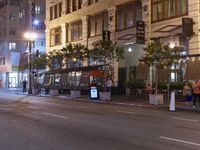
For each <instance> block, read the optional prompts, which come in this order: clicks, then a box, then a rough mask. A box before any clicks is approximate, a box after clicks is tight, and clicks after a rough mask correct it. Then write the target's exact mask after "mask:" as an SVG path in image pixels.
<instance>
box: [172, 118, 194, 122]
mask: <svg viewBox="0 0 200 150" xmlns="http://www.w3.org/2000/svg"><path fill="white" fill-rule="evenodd" d="M171 119H174V120H181V121H190V122H198V120H193V119H185V118H175V117H174V118H171Z"/></svg>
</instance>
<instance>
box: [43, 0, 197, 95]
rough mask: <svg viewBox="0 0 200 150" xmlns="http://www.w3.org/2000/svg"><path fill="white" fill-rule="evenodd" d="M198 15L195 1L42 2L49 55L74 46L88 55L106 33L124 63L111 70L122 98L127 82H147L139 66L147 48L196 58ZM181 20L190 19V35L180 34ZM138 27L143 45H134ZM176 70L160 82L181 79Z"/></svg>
mask: <svg viewBox="0 0 200 150" xmlns="http://www.w3.org/2000/svg"><path fill="white" fill-rule="evenodd" d="M199 13H200V4H199V1H198V0H190V1H189V0H46V46H47V51H51V50H54V49H61V48H62V47H64V46H65V45H66V44H67V43H77V42H80V43H82V44H84V45H86V46H87V47H88V48H89V49H92V43H93V42H94V41H96V40H100V39H102V30H109V31H110V32H111V40H112V41H114V42H117V43H118V45H120V46H122V47H123V48H124V50H125V54H124V55H125V59H123V60H121V61H120V62H119V63H114V64H112V65H113V76H114V85H115V86H118V87H120V88H121V89H120V90H119V91H122V93H123V91H125V88H126V82H127V81H128V80H130V79H131V78H139V79H144V80H148V78H150V76H148V75H147V74H149V73H146V71H145V68H144V67H142V65H141V64H140V63H139V59H140V58H141V57H142V56H143V55H144V51H143V47H144V46H145V44H147V43H149V42H151V41H155V40H160V41H162V42H163V43H166V44H170V45H171V46H184V48H185V50H186V52H187V53H188V54H189V55H194V54H199V52H200V50H199V48H200V47H199V46H200V41H199V40H200V36H199V18H200V17H199ZM182 18H192V19H193V22H194V25H193V29H194V30H193V31H194V34H193V35H190V36H185V35H184V34H183V30H182ZM137 21H144V22H145V44H137V38H136V35H137V34H136V33H137V31H136V23H137ZM90 65H91V64H90ZM186 66H187V65H186ZM179 68H180V65H179V66H178V65H175V66H172V72H170V73H169V75H168V76H165V77H164V78H163V80H172V81H176V80H178V79H179V78H181V77H180V76H181V75H180V73H179ZM184 71H185V72H184V75H185V73H186V74H187V71H186V69H185V70H184Z"/></svg>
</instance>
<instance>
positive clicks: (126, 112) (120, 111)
mask: <svg viewBox="0 0 200 150" xmlns="http://www.w3.org/2000/svg"><path fill="white" fill-rule="evenodd" d="M117 112H119V113H123V114H135V112H132V111H123V110H119V111H117Z"/></svg>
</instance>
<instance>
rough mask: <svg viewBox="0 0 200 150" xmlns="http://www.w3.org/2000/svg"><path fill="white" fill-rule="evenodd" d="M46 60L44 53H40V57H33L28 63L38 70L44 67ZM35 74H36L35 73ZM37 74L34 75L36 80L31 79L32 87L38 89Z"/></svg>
mask: <svg viewBox="0 0 200 150" xmlns="http://www.w3.org/2000/svg"><path fill="white" fill-rule="evenodd" d="M46 64H47V60H46V55H41V56H40V57H36V58H34V60H33V61H32V62H30V63H29V64H28V66H29V67H31V68H33V69H36V70H37V71H39V70H44V69H45V68H46ZM36 75H37V74H36ZM37 79H38V78H37V76H36V82H35V80H33V81H34V82H33V88H34V89H36V90H38V86H39V84H38V82H37Z"/></svg>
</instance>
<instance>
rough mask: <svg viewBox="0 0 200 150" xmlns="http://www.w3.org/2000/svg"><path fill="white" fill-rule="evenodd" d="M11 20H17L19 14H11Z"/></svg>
mask: <svg viewBox="0 0 200 150" xmlns="http://www.w3.org/2000/svg"><path fill="white" fill-rule="evenodd" d="M10 20H12V21H14V20H17V14H16V13H11V14H10Z"/></svg>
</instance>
